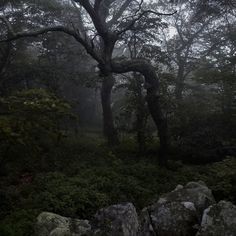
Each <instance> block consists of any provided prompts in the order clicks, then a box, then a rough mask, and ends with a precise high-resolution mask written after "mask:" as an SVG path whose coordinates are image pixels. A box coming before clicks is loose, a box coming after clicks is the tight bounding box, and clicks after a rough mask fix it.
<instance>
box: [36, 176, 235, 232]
mask: <svg viewBox="0 0 236 236" xmlns="http://www.w3.org/2000/svg"><path fill="white" fill-rule="evenodd" d="M35 235H36V236H92V235H94V236H157V235H158V236H193V235H196V236H211V235H212V236H213V235H214V236H236V206H234V205H233V204H232V203H230V202H225V201H221V202H219V203H218V204H216V203H215V200H214V197H213V195H212V193H211V190H210V189H209V188H208V187H207V186H206V185H205V184H204V183H203V182H201V181H200V182H190V183H188V184H186V185H185V186H182V185H178V186H177V187H176V188H175V189H174V190H173V191H172V192H169V193H166V194H164V195H163V196H161V197H160V198H159V199H158V200H157V202H155V203H154V204H152V205H150V206H148V207H146V208H144V209H143V210H142V211H141V213H140V215H139V217H138V215H137V212H136V209H135V207H134V205H133V204H132V203H124V204H118V205H113V206H109V207H106V208H102V209H100V210H98V212H97V213H96V214H95V216H94V218H93V219H91V221H90V222H89V221H87V220H78V219H71V218H66V217H62V216H59V215H56V214H53V213H48V212H43V213H41V214H40V215H39V216H38V218H37V223H36V226H35Z"/></svg>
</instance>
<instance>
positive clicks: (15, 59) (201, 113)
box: [0, 0, 236, 236]
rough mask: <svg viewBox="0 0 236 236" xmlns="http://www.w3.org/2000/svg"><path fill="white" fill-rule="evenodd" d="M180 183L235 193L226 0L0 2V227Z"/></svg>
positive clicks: (132, 198)
mask: <svg viewBox="0 0 236 236" xmlns="http://www.w3.org/2000/svg"><path fill="white" fill-rule="evenodd" d="M190 181H203V182H204V183H205V184H206V185H207V186H208V187H209V188H210V189H211V190H212V193H213V195H214V197H215V200H216V202H218V201H220V200H224V201H229V202H231V203H232V204H236V2H235V1H234V0H189V1H186V0H0V236H32V235H34V230H35V221H36V218H37V216H38V215H39V214H40V213H41V212H52V213H55V214H59V215H61V216H64V217H71V218H77V219H88V220H91V219H92V218H93V215H94V214H95V213H96V212H97V210H98V209H101V208H104V207H108V206H110V205H114V204H119V203H124V202H131V203H132V204H134V206H135V208H136V210H137V212H138V213H140V212H141V211H142V209H143V208H144V207H145V206H148V205H150V204H152V203H153V201H155V200H156V199H158V198H159V197H161V196H162V194H164V193H167V192H170V191H171V190H173V189H174V188H175V187H176V186H177V185H178V184H181V185H185V184H187V183H188V182H190ZM234 207H235V212H236V206H234ZM234 216H235V218H234V220H235V222H236V213H235V215H234ZM235 222H234V226H232V227H235V231H234V233H235V232H236V223H235ZM47 235H48V236H49V234H38V235H36V236H47ZM50 235H51V236H72V235H73V236H77V235H78V236H79V235H87V234H56V233H54V234H52V233H51V234H50ZM89 235H90V234H89ZM91 235H101V236H103V235H104V236H105V234H103V233H101V234H91ZM106 235H108V236H109V235H111V236H112V235H114V236H129V235H130V236H136V235H139V234H119V233H108V234H106ZM140 235H143V236H145V235H146V236H149V235H150V236H151V235H159V236H181V235H182V236H183V235H185V236H188V235H189V236H191V235H195V234H177V233H176V234H171V233H166V234H162V233H160V234H159V233H156V234H147V233H146V234H140ZM197 235H198V234H197ZM199 235H200V234H199ZM201 235H203V234H201ZM204 235H215V234H204ZM227 235H232V236H234V235H236V234H227V233H225V234H219V235H218V236H227ZM216 236H217V235H216Z"/></svg>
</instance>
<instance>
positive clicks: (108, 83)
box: [101, 76, 119, 146]
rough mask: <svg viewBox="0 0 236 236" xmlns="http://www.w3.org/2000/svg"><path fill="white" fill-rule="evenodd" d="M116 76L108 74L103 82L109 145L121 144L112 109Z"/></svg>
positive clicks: (105, 126) (105, 127) (105, 132)
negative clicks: (112, 94)
mask: <svg viewBox="0 0 236 236" xmlns="http://www.w3.org/2000/svg"><path fill="white" fill-rule="evenodd" d="M114 82H115V81H114V78H113V77H112V76H106V77H104V79H103V82H102V90H101V99H102V110H103V133H104V136H105V137H106V138H107V142H108V144H109V145H112V146H113V145H117V144H119V139H118V135H117V131H116V129H115V126H114V121H113V115H112V109H111V92H112V87H113V85H114Z"/></svg>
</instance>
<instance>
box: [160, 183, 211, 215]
mask: <svg viewBox="0 0 236 236" xmlns="http://www.w3.org/2000/svg"><path fill="white" fill-rule="evenodd" d="M158 202H159V203H164V202H192V203H193V204H194V206H195V208H196V210H197V211H198V212H199V214H202V213H203V211H204V210H205V209H206V208H207V207H209V206H210V205H212V204H214V203H215V199H214V196H213V195H212V192H211V190H210V189H209V188H208V187H207V186H206V184H205V183H204V182H202V181H199V182H189V183H187V184H186V185H185V186H182V185H178V186H177V187H176V188H175V190H173V191H172V192H169V193H167V194H164V195H163V196H162V197H161V198H160V199H159V200H158Z"/></svg>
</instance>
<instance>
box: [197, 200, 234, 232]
mask: <svg viewBox="0 0 236 236" xmlns="http://www.w3.org/2000/svg"><path fill="white" fill-rule="evenodd" d="M235 235H236V206H235V205H233V204H232V203H231V202H226V201H220V202H219V203H218V204H214V205H212V206H210V207H208V208H207V209H206V210H205V211H204V214H203V217H202V222H201V228H200V230H199V232H198V233H197V236H235Z"/></svg>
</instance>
